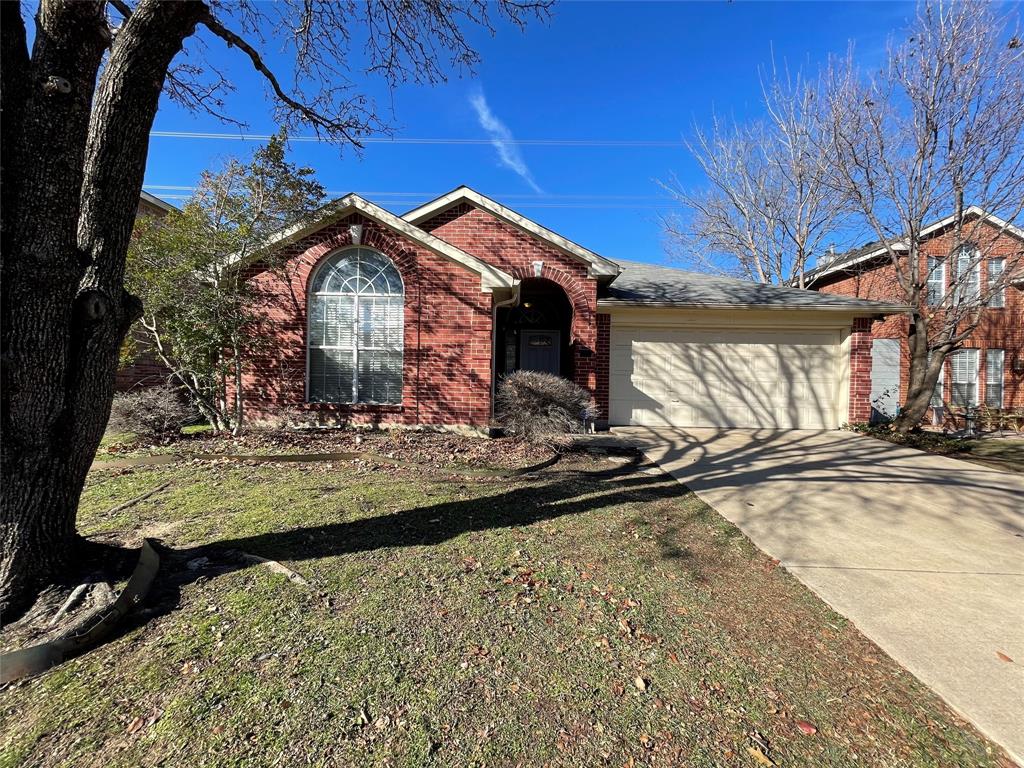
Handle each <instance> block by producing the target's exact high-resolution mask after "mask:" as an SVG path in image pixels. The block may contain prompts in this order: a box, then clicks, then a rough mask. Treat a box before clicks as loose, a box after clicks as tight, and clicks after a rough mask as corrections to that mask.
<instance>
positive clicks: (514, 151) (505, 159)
mask: <svg viewBox="0 0 1024 768" xmlns="http://www.w3.org/2000/svg"><path fill="white" fill-rule="evenodd" d="M469 103H470V104H471V105H472V107H473V109H474V111H475V112H476V116H477V119H478V120H479V121H480V127H481V128H483V129H484V130H485V131H487V135H488V136H489V137H490V139H491V144H493V145H494V148H495V149H496V150H498V158H499V159H500V160H501V164H502V165H504V166H505V167H506V168H508V169H510V170H512V171H514V172H515V173H516V175H518V176H519V178H521V179H522V180H523V181H525V182H526V183H527V184H529V185H530V189H532V190H533V191H534V192H537V193H538V194H540V193H543V191H544V190H542V189H541V188H540V186H539V185H538V184H537V182H536V181H534V179H533V174H532V173H530V169H529V168H528V167H527V165H526V161H525V160H523V155H522V153H521V152H520V151H519V147H518V146H516V145H515V144H514V143H513V141H514V139H515V137H513V136H512V131H510V130H509V129H508V126H507V125H505V124H504V123H503V122H501V120H499V119H498V118H497V116H496V115H495V114H494V113H493V112H491V108H490V107H489V106H488V105H487V99H486V97H485V96H484V94H483V92H482V91H480V92H478V93H474V94H472V95H471V96H470V97H469Z"/></svg>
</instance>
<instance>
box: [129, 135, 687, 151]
mask: <svg viewBox="0 0 1024 768" xmlns="http://www.w3.org/2000/svg"><path fill="white" fill-rule="evenodd" d="M149 135H150V136H152V137H154V138H161V139H224V140H229V141H268V140H270V139H271V138H272V137H271V136H270V134H257V133H204V132H199V131H150V132H149ZM288 141H302V142H312V143H320V142H325V141H327V140H326V139H323V138H321V137H319V136H289V137H288ZM359 141H360V142H361V143H363V144H411V145H419V144H423V145H434V144H449V145H455V146H491V145H492V144H494V143H495V142H494V141H492V140H491V139H458V138H415V137H405V136H403V137H398V136H395V137H386V136H367V137H365V138H362V139H360V140H359ZM501 143H502V144H515V145H517V146H522V147H607V148H616V147H633V148H636V147H649V148H669V147H671V148H679V147H682V146H683V142H682V140H680V139H677V140H667V139H501Z"/></svg>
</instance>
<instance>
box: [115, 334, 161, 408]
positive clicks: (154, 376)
mask: <svg viewBox="0 0 1024 768" xmlns="http://www.w3.org/2000/svg"><path fill="white" fill-rule="evenodd" d="M130 336H131V338H130V339H128V343H129V344H131V345H132V346H133V347H134V355H133V357H132V361H131V362H130V363H129V364H128V365H125V366H122V367H121V368H118V369H117V376H116V377H115V379H114V389H115V390H116V391H117V392H130V391H133V390H137V389H145V388H147V387H156V386H160V385H161V384H166V383H167V380H168V378H169V377H170V375H171V369H170V368H168V367H167V366H165V365H164V364H163V363H162V362H161V361H160V359H159V358H158V357H157V356H156V354H155V353H154V352H153V350H152V349H151V348H150V344H149V341H148V339H147V338H146V335H145V333H144V331H143V330H142V329H141V328H140V327H139V326H135V327H134V328H133V329H132V330H131V331H130Z"/></svg>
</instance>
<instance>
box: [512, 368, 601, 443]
mask: <svg viewBox="0 0 1024 768" xmlns="http://www.w3.org/2000/svg"><path fill="white" fill-rule="evenodd" d="M495 415H496V417H497V420H498V425H499V426H500V427H501V428H502V429H504V430H505V433H506V434H508V435H512V436H515V437H522V438H525V439H526V440H531V441H544V440H547V439H550V438H553V437H556V436H558V435H564V434H567V433H579V432H583V430H584V425H585V423H586V421H587V420H589V419H593V418H594V417H595V416H596V415H597V405H596V404H595V403H594V398H593V397H591V395H590V393H589V392H587V391H586V390H585V389H583V388H582V387H580V386H578V385H576V384H574V383H573V382H571V381H569V380H568V379H563V378H562V377H561V376H555V375H554V374H551V373H539V372H537V371H516V372H515V373H512V374H509V375H508V376H506V377H505V378H504V379H503V380H502V382H501V384H500V386H499V387H498V395H497V400H496V408H495Z"/></svg>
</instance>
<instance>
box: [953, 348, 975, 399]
mask: <svg viewBox="0 0 1024 768" xmlns="http://www.w3.org/2000/svg"><path fill="white" fill-rule="evenodd" d="M949 367H950V370H951V371H952V374H953V375H952V380H953V389H952V397H951V398H950V402H951V403H952V404H953V405H955V406H958V407H960V408H969V407H971V406H975V405H977V404H978V350H976V349H959V350H957V351H956V352H954V353H953V354H951V355H950V356H949Z"/></svg>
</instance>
